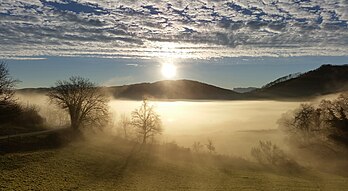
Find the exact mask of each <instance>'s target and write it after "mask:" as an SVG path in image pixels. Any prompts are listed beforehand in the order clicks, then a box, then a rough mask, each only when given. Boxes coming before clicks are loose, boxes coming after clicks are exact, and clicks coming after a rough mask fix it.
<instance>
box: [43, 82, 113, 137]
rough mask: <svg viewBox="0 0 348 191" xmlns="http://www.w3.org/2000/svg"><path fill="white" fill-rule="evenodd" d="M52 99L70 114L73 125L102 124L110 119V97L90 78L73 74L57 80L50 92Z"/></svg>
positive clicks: (75, 126) (76, 126)
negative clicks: (65, 78) (66, 78)
mask: <svg viewBox="0 0 348 191" xmlns="http://www.w3.org/2000/svg"><path fill="white" fill-rule="evenodd" d="M48 97H49V98H50V100H51V101H52V102H53V103H55V104H57V105H58V106H59V107H61V108H62V109H65V110H66V111H67V112H68V113H69V115H70V122H71V127H72V128H73V129H76V130H77V129H80V128H81V127H85V126H88V125H97V126H102V125H103V124H105V121H106V119H108V114H109V113H108V105H107V103H108V98H107V97H106V95H105V94H104V93H103V91H102V90H101V88H100V87H97V86H96V85H95V84H94V83H92V82H90V81H89V80H88V79H85V78H82V77H78V76H73V77H70V78H69V79H68V80H63V81H57V82H56V86H55V87H52V88H51V90H50V91H49V93H48Z"/></svg>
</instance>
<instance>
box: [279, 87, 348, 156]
mask: <svg viewBox="0 0 348 191" xmlns="http://www.w3.org/2000/svg"><path fill="white" fill-rule="evenodd" d="M278 124H279V125H280V128H282V130H284V131H285V132H287V133H288V134H289V135H290V138H291V140H294V142H295V143H296V144H298V145H299V146H301V147H310V148H313V146H314V145H315V146H321V147H324V148H326V149H329V150H330V151H334V152H337V149H338V148H339V147H337V146H338V145H341V146H344V147H346V148H348V94H347V93H346V94H341V95H340V96H339V97H338V98H337V99H334V100H322V101H321V102H320V104H319V105H318V106H314V105H311V104H301V105H300V107H299V108H297V109H296V110H294V111H292V112H288V113H287V114H284V115H283V116H282V118H281V119H279V120H278Z"/></svg>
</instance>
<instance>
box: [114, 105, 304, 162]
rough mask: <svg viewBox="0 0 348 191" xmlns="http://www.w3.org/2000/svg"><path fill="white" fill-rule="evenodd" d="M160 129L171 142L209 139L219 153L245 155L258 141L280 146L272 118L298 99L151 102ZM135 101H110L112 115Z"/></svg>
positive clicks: (131, 107)
mask: <svg viewBox="0 0 348 191" xmlns="http://www.w3.org/2000/svg"><path fill="white" fill-rule="evenodd" d="M152 104H153V105H154V106H155V108H156V111H157V112H158V114H160V116H161V119H162V122H163V127H164V132H163V134H162V136H161V141H163V142H171V141H175V142H176V143H178V144H179V145H182V146H185V147H191V146H192V144H193V142H194V141H200V142H202V143H203V144H204V143H205V142H206V141H207V140H208V139H212V140H213V142H214V144H215V146H216V150H217V152H219V153H224V154H232V155H242V156H247V155H249V153H250V148H251V147H252V146H255V145H257V144H258V141H259V140H272V141H273V142H275V143H277V144H281V145H282V141H283V136H282V134H281V132H279V131H278V130H277V123H276V121H277V120H278V119H279V118H280V116H281V114H282V113H284V112H286V111H288V110H289V109H294V108H296V107H297V106H298V105H299V103H298V102H278V101H172V102H167V101H166V102H164V101H154V102H152ZM139 105H140V102H139V101H121V100H113V101H111V102H110V107H111V111H112V113H113V116H115V117H116V119H115V120H116V121H117V117H119V116H120V115H121V114H123V113H125V114H130V113H131V112H132V110H134V108H137V107H138V106H139Z"/></svg>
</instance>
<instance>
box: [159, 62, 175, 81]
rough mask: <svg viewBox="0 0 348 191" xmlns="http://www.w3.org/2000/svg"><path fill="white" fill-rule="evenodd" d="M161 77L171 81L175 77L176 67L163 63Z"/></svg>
mask: <svg viewBox="0 0 348 191" xmlns="http://www.w3.org/2000/svg"><path fill="white" fill-rule="evenodd" d="M161 72H162V75H163V76H164V77H165V78H167V79H172V78H174V77H175V76H176V66H175V65H174V64H171V63H165V64H163V65H162V70H161Z"/></svg>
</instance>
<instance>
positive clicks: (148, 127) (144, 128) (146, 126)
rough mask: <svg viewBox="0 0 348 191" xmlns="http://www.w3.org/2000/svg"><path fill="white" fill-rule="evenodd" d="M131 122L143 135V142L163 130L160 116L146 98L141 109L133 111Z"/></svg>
mask: <svg viewBox="0 0 348 191" xmlns="http://www.w3.org/2000/svg"><path fill="white" fill-rule="evenodd" d="M131 124H132V126H133V127H134V128H135V129H136V131H137V132H138V133H139V135H140V136H141V140H142V144H146V142H147V140H148V138H150V137H153V136H154V135H156V134H161V132H162V123H161V119H160V116H159V115H158V114H157V113H156V111H155V110H154V107H153V106H150V105H149V103H148V101H147V100H146V99H144V100H143V103H142V105H141V107H140V108H139V109H135V110H134V111H133V112H132V114H131Z"/></svg>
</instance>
